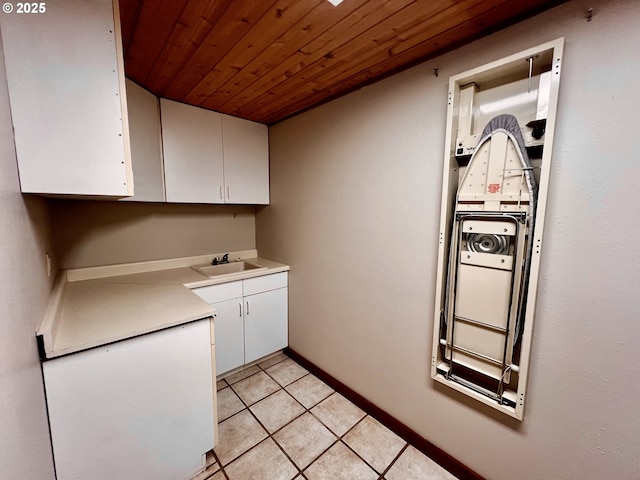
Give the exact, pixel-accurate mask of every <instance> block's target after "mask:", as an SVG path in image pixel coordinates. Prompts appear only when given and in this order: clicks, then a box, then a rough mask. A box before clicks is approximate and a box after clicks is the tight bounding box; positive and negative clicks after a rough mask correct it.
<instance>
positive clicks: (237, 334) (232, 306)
mask: <svg viewBox="0 0 640 480" xmlns="http://www.w3.org/2000/svg"><path fill="white" fill-rule="evenodd" d="M212 306H213V308H215V309H216V310H217V312H218V314H217V315H216V317H215V320H214V330H215V335H216V374H217V375H220V374H223V373H226V372H228V371H230V370H233V369H234V368H237V367H239V366H241V365H244V317H243V302H242V298H236V299H233V300H227V301H224V302H219V303H214V304H213V305H212Z"/></svg>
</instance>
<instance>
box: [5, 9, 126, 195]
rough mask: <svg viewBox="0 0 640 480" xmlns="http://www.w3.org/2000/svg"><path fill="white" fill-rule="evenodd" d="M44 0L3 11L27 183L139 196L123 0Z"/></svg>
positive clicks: (35, 188) (34, 188)
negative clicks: (34, 6) (37, 8)
mask: <svg viewBox="0 0 640 480" xmlns="http://www.w3.org/2000/svg"><path fill="white" fill-rule="evenodd" d="M16 5H17V4H16ZM25 5H26V4H25ZM39 5H42V6H44V8H46V12H45V13H42V14H33V13H32V14H24V15H20V14H18V13H12V14H3V15H1V16H0V27H1V31H2V46H3V50H4V60H5V64H6V70H7V83H8V87H9V99H10V102H11V114H12V119H13V126H14V136H15V145H16V153H17V158H18V168H19V172H20V185H21V189H22V191H23V192H26V193H44V194H61V195H89V196H93V195H103V196H112V197H122V196H129V195H132V194H133V180H132V171H131V163H130V156H129V132H128V123H127V107H126V101H125V85H124V63H123V55H122V46H121V37H120V21H119V12H118V6H117V1H116V2H115V3H114V4H113V5H112V3H111V0H94V1H91V2H86V1H83V0H64V1H56V2H47V3H46V4H45V3H41V4H39ZM114 18H115V19H116V21H114Z"/></svg>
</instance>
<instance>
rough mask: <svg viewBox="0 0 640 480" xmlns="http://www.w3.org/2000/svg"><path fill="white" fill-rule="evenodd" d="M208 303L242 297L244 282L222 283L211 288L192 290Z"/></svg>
mask: <svg viewBox="0 0 640 480" xmlns="http://www.w3.org/2000/svg"><path fill="white" fill-rule="evenodd" d="M191 291H192V292H193V293H195V294H196V295H198V296H199V297H200V298H202V299H203V300H204V301H205V302H207V303H218V302H224V301H225V300H231V299H232V298H239V297H242V280H238V281H237V282H229V283H221V284H220V285H211V286H209V287H200V288H194V289H193V290H191Z"/></svg>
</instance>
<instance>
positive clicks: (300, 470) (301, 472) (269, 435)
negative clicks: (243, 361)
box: [208, 356, 409, 480]
mask: <svg viewBox="0 0 640 480" xmlns="http://www.w3.org/2000/svg"><path fill="white" fill-rule="evenodd" d="M287 359H289V357H286V356H285V358H283V359H281V360H280V361H278V362H276V363H274V364H273V365H269V366H268V367H267V368H263V367H262V366H260V365H259V364H257V366H258V368H259V370H258V371H256V372H255V373H253V374H251V375H248V376H247V377H244V378H242V379H240V380H238V381H237V382H234V383H229V382H228V381H226V380H225V383H226V384H227V386H228V387H230V388H231V391H232V392H233V393H234V394H235V395H236V396H237V397H238V399H239V400H240V402H241V403H242V405H244V408H243V409H242V410H240V411H239V412H236V413H234V414H233V415H231V416H229V417H227V418H226V419H225V420H223V421H226V420H228V419H230V418H232V417H234V416H236V415H238V414H239V413H241V412H242V411H244V410H248V411H249V414H250V415H251V416H252V417H253V418H254V419H255V420H256V421H257V422H258V424H259V425H260V426H261V427H262V429H263V430H264V431H265V432H266V434H267V437H266V438H264V439H262V440H260V441H259V442H258V443H257V444H255V445H253V446H252V447H251V448H249V449H248V450H246V451H245V452H243V453H241V454H240V455H238V456H237V457H234V458H233V459H232V460H230V461H229V462H227V466H229V465H231V464H232V463H233V462H235V461H237V460H239V459H240V458H241V457H242V456H243V455H246V454H247V453H249V452H250V451H251V450H253V449H255V448H256V447H258V446H259V445H261V444H262V443H264V442H265V441H266V440H268V439H271V440H272V442H273V443H275V445H276V446H277V447H278V449H279V450H280V451H281V452H282V453H283V454H284V455H285V458H287V460H288V461H289V462H290V463H291V464H292V465H293V466H294V468H295V469H296V470H297V473H296V476H298V475H300V476H301V477H302V478H304V479H306V478H307V476H306V475H305V474H304V472H305V471H306V470H308V469H309V468H310V467H311V466H312V465H313V464H314V463H315V462H317V461H318V460H319V459H320V458H321V457H322V456H323V455H324V454H325V453H326V452H327V451H329V450H330V449H331V448H333V447H334V446H335V445H336V444H337V443H338V442H340V443H342V445H343V446H345V447H346V448H348V449H349V450H350V451H351V452H352V453H353V454H354V455H356V457H357V458H358V459H360V460H361V461H362V462H363V463H364V464H365V465H367V466H368V467H369V468H371V469H372V471H373V472H374V473H376V474H377V475H378V476H379V477H378V478H379V479H383V478H384V475H386V473H387V472H388V471H389V470H390V469H391V467H392V466H393V464H394V463H395V462H396V461H397V460H398V458H399V457H400V456H401V455H402V453H403V452H404V451H405V450H406V449H407V448H408V446H409V444H408V443H407V442H405V444H404V446H403V447H402V448H401V449H400V451H399V453H398V454H397V455H396V456H395V457H394V458H393V460H392V461H391V462H390V463H389V465H387V466H386V468H385V469H384V470H383V471H382V473H378V471H377V470H376V469H375V468H374V467H373V466H372V465H371V464H369V462H368V461H367V460H365V459H364V458H362V456H360V454H358V453H357V452H356V451H355V450H354V449H353V448H352V447H351V446H350V445H349V444H348V443H347V441H346V440H345V437H346V436H347V435H348V434H349V433H350V432H351V431H352V430H353V429H355V428H356V426H357V425H359V424H360V423H362V422H363V421H364V420H365V419H366V418H367V417H370V415H368V414H367V413H366V412H364V411H363V413H364V415H363V416H362V417H361V418H360V419H359V420H358V421H356V422H355V423H354V424H353V425H352V426H351V427H349V429H348V430H347V431H345V432H344V433H343V434H342V435H340V436H339V435H336V433H335V432H334V431H333V430H332V429H331V428H329V426H328V425H326V424H325V423H324V422H323V421H322V420H321V419H320V418H319V417H317V416H316V415H315V414H314V413H313V412H311V409H313V408H315V407H317V406H318V405H319V404H321V403H322V402H324V401H325V400H327V399H328V398H330V397H331V396H332V395H334V394H336V393H339V392H336V391H335V390H333V389H332V390H333V391H332V393H331V394H329V395H328V396H326V397H325V398H323V399H321V400H319V401H318V402H316V403H315V404H313V405H311V406H310V407H309V408H307V407H306V406H305V405H303V404H302V403H301V402H300V401H299V400H298V399H297V398H296V397H295V396H294V395H293V394H292V393H290V392H289V391H288V390H286V387H288V386H290V385H292V384H293V383H295V382H297V381H298V380H301V379H302V378H304V377H307V376H309V375H313V374H312V373H311V372H309V371H307V373H305V374H304V375H302V376H301V377H299V378H297V379H295V380H293V381H292V382H289V383H287V384H286V385H282V384H281V383H280V382H279V381H278V380H276V379H275V378H274V377H273V376H271V375H270V374H269V372H267V371H266V370H267V369H268V368H271V367H273V366H275V365H278V364H279V363H282V362H283V361H286V360H287ZM293 361H294V362H295V360H293ZM295 363H296V364H297V362H295ZM303 368H304V367H303ZM305 370H306V369H305ZM261 371H262V372H265V373H266V374H267V376H268V377H269V378H271V379H272V380H273V381H274V382H275V383H276V384H277V385H278V386H279V388H278V389H277V390H276V391H274V392H271V393H269V394H268V395H266V396H264V397H263V398H261V399H260V400H258V401H256V402H253V403H252V404H250V405H249V404H248V403H247V402H246V401H245V400H244V399H243V398H242V397H241V396H240V395H239V393H238V391H237V390H236V389H235V388H233V386H234V385H236V384H238V383H240V382H242V381H243V380H246V379H248V378H250V377H252V376H254V375H256V374H258V373H260V372H261ZM316 378H317V377H316ZM221 380H224V379H221ZM224 388H227V387H223V389H224ZM221 390H222V389H221ZM281 390H283V391H284V392H285V393H286V394H287V395H288V396H289V397H291V398H293V400H294V401H295V402H296V403H298V404H299V405H300V406H302V408H303V411H302V413H300V415H297V416H295V417H294V418H292V419H291V420H289V421H288V422H287V423H286V424H285V425H283V426H281V427H280V428H278V429H277V430H275V431H274V432H273V433H271V432H270V431H269V429H268V428H267V427H266V426H265V425H264V424H263V423H262V422H261V421H260V419H259V418H258V417H257V415H256V414H255V413H254V412H253V411H252V410H251V407H252V406H254V405H256V404H258V403H259V402H261V401H262V400H265V399H267V398H269V397H271V396H273V395H275V394H276V393H278V392H280V391H281ZM346 400H347V401H349V402H350V403H352V404H353V402H351V401H350V400H348V399H346ZM356 407H357V405H356ZM305 413H309V414H311V415H312V417H313V418H314V419H316V420H317V421H319V422H320V424H321V425H323V426H324V427H325V428H327V430H328V431H329V432H331V434H332V435H333V436H334V438H335V440H334V441H332V443H331V444H330V445H329V446H328V447H327V448H326V449H324V450H323V451H322V452H320V454H318V455H317V456H315V457H314V458H313V460H311V462H309V464H308V465H306V466H305V467H304V468H300V467H298V465H297V464H296V463H295V462H294V461H293V459H292V458H291V457H290V456H289V454H288V453H287V452H286V451H285V450H284V448H283V447H282V446H281V445H280V444H279V443H278V441H277V440H276V439H275V438H274V435H276V434H277V433H278V432H280V431H281V430H282V429H284V428H285V427H287V426H288V425H290V424H291V423H293V422H294V421H296V420H297V419H299V418H300V417H302V416H303V415H304V414H305ZM371 418H373V417H371ZM214 458H215V459H216V461H217V463H218V465H219V467H220V470H221V471H222V473H223V475H224V476H225V478H226V479H227V480H228V478H229V477H228V475H227V473H226V471H225V469H224V466H223V465H222V463H221V462H220V459H219V458H218V456H217V454H215V452H214ZM216 473H217V471H216V472H214V473H213V474H212V475H215V474H216ZM208 478H211V477H208ZM294 478H295V477H294Z"/></svg>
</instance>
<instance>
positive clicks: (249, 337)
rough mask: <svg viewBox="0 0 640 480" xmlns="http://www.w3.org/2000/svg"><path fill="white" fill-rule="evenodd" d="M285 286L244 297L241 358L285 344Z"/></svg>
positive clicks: (248, 358)
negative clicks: (242, 349) (242, 351)
mask: <svg viewBox="0 0 640 480" xmlns="http://www.w3.org/2000/svg"><path fill="white" fill-rule="evenodd" d="M287 303H288V288H279V289H277V290H271V291H269V292H264V293H258V294H255V295H249V296H246V297H244V308H245V310H244V311H245V317H244V360H245V363H250V362H253V361H254V360H257V359H259V358H261V357H264V356H265V355H269V354H270V353H273V352H276V351H278V350H281V349H283V348H285V347H286V346H287V345H288V338H289V337H288V305H287Z"/></svg>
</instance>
